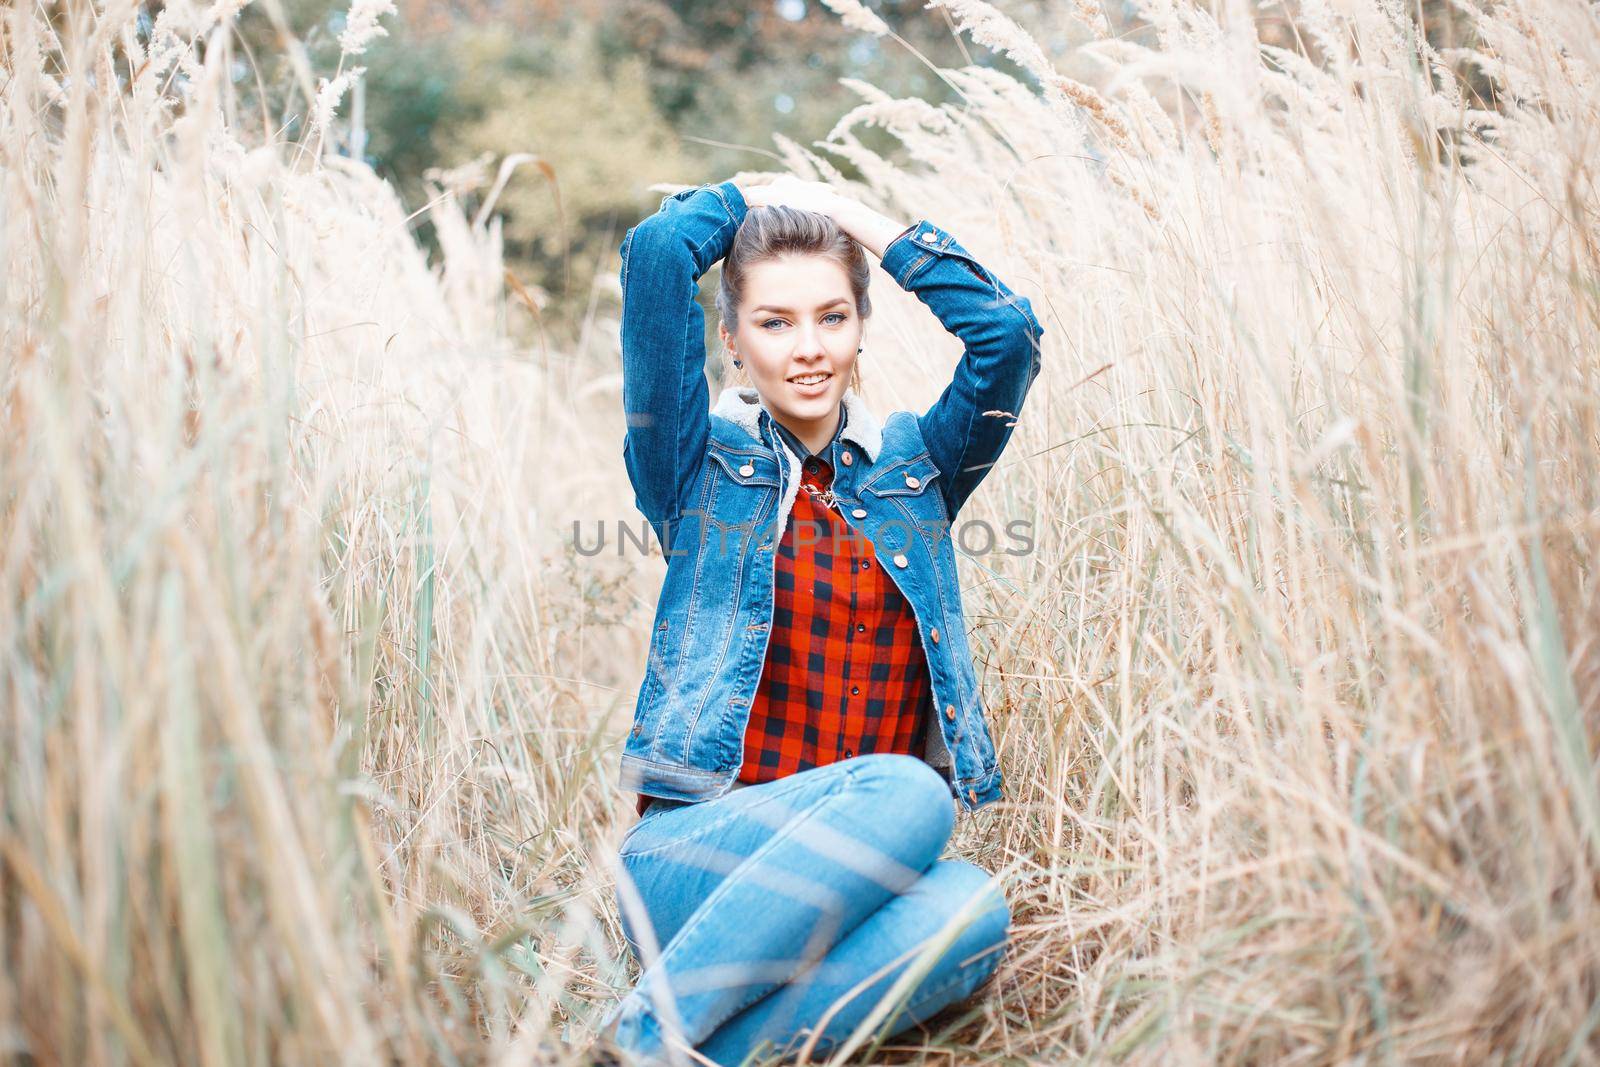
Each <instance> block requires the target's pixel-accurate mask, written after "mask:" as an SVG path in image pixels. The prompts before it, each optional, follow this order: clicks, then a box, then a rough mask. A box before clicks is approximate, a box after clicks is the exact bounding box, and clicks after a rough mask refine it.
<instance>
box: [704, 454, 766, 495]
mask: <svg viewBox="0 0 1600 1067" xmlns="http://www.w3.org/2000/svg"><path fill="white" fill-rule="evenodd" d="M711 458H712V460H713V461H715V462H716V464H717V466H718V467H720V468H722V474H723V476H724V477H725V478H727V480H728V481H730V482H733V483H735V484H738V485H760V486H767V487H769V488H776V487H777V484H778V460H777V458H776V457H774V456H763V455H761V454H759V453H756V452H733V451H729V450H725V449H721V448H713V449H712V450H711Z"/></svg>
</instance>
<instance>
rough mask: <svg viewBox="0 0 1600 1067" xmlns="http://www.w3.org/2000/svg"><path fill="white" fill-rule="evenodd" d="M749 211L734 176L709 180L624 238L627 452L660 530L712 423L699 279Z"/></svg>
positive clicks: (665, 201) (642, 499)
mask: <svg viewBox="0 0 1600 1067" xmlns="http://www.w3.org/2000/svg"><path fill="white" fill-rule="evenodd" d="M745 211H746V204H745V200H744V196H743V194H742V193H741V192H740V190H739V187H738V186H736V185H734V183H733V182H731V181H726V182H722V183H720V184H717V185H702V186H700V187H698V188H695V189H685V190H683V191H682V192H679V193H674V194H672V195H671V196H668V197H663V198H662V200H661V207H660V209H659V210H657V211H656V213H655V214H654V215H651V216H650V217H649V218H647V219H645V220H644V221H643V222H641V223H639V224H638V225H637V226H635V227H633V228H632V229H630V230H629V231H628V232H627V233H626V234H625V235H624V236H623V238H622V245H621V253H622V266H621V279H622V407H623V411H624V413H625V414H626V417H627V434H626V437H625V439H624V443H623V449H622V457H623V462H624V464H625V465H626V466H627V469H628V478H629V480H630V481H631V482H632V483H633V491H634V503H635V505H636V506H637V507H638V508H639V510H640V511H641V512H642V513H643V514H644V516H645V518H646V519H648V520H650V522H651V524H652V525H655V526H656V527H657V533H658V534H659V533H660V532H661V527H660V524H662V523H664V522H666V521H668V520H672V519H675V518H677V517H678V516H679V515H680V514H681V513H682V508H683V500H684V497H685V495H686V494H687V492H688V489H689V483H690V481H691V480H692V478H693V476H694V473H695V471H696V470H697V469H698V463H699V460H700V457H701V456H703V455H704V454H705V450H706V439H707V437H708V435H709V434H710V429H711V416H710V408H711V398H710V390H709V389H708V388H707V385H706V377H705V358H706V350H705V313H704V312H702V311H701V310H700V306H699V305H698V304H697V303H696V302H695V294H696V293H698V292H699V291H700V288H699V284H698V282H699V279H700V277H701V275H703V274H705V272H706V271H708V270H710V269H711V265H712V264H713V263H716V262H717V261H718V260H720V259H722V258H723V257H724V256H726V255H727V254H728V249H729V248H731V247H732V245H733V236H734V233H735V232H736V231H737V230H738V228H739V224H740V223H741V222H743V221H744V216H745Z"/></svg>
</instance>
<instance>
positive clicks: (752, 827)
mask: <svg viewBox="0 0 1600 1067" xmlns="http://www.w3.org/2000/svg"><path fill="white" fill-rule="evenodd" d="M954 818H955V816H954V812H953V809H952V800H951V796H950V790H949V787H948V786H947V785H946V784H945V782H944V779H943V778H941V777H940V775H939V773H938V772H937V771H935V770H934V769H933V768H932V767H929V766H928V765H927V764H926V763H924V762H922V761H921V760H920V759H917V758H916V757H914V756H906V755H898V754H888V753H874V754H871V755H866V756H858V757H855V758H853V759H849V760H844V761H841V762H839V763H834V764H830V765H828V766H826V767H817V768H813V769H811V770H807V771H802V772H800V773H798V774H793V775H789V776H788V777H786V778H783V779H780V780H778V781H776V782H768V783H764V784H762V785H759V786H753V787H751V788H748V789H740V790H736V791H734V792H733V793H730V794H728V795H726V796H724V797H721V798H719V799H718V800H716V801H712V802H705V803H700V804H690V805H686V806H683V807H679V808H673V809H670V810H667V811H663V812H660V813H657V814H653V815H651V816H649V817H647V818H646V819H645V820H644V821H643V822H642V823H640V824H639V825H638V826H637V827H635V832H633V833H630V835H629V837H628V839H627V840H626V841H625V842H624V843H623V846H622V848H621V849H620V856H621V859H622V866H623V873H624V876H625V878H626V879H627V882H628V885H626V886H625V885H623V884H621V883H622V881H623V879H622V878H619V885H618V896H619V898H620V900H621V902H622V905H623V909H624V912H627V911H629V910H634V911H635V912H636V911H637V909H636V908H635V909H630V907H629V904H630V897H632V896H633V895H634V894H633V893H631V892H629V889H630V888H631V889H632V890H636V891H637V898H636V899H637V900H638V901H642V902H643V904H644V910H645V911H646V913H647V916H640V915H638V914H634V915H633V916H631V920H630V921H631V927H632V928H633V929H634V931H635V932H638V927H639V926H640V925H641V922H640V920H641V919H646V920H647V921H646V923H645V924H644V925H647V926H649V927H653V929H654V931H655V932H656V933H657V934H658V935H659V937H660V938H661V939H662V940H664V941H665V942H666V943H665V945H664V946H663V947H662V949H661V951H660V953H659V955H658V956H656V958H654V959H651V958H649V956H650V955H651V953H650V952H649V948H650V945H651V943H652V941H653V940H654V939H650V938H648V937H645V938H640V939H635V938H634V937H633V935H632V934H630V939H631V940H635V943H636V944H639V945H640V946H641V947H642V948H643V949H644V955H645V957H646V959H645V960H644V962H645V963H647V964H648V966H646V967H645V970H644V973H643V974H642V975H641V976H640V978H639V983H638V985H637V987H635V989H634V990H633V991H632V992H631V993H629V994H628V995H627V996H626V997H624V998H623V999H622V1001H621V1002H619V1003H618V1005H617V1006H616V1008H614V1009H613V1010H612V1012H611V1013H610V1014H609V1015H608V1017H607V1025H608V1026H609V1025H611V1024H614V1030H613V1036H614V1038H615V1040H616V1041H617V1042H618V1043H619V1044H621V1045H623V1046H624V1047H626V1048H629V1049H631V1050H633V1051H634V1052H636V1053H639V1054H642V1055H643V1056H646V1057H654V1058H662V1057H664V1056H665V1055H666V1051H665V1050H666V1048H667V1045H668V1038H667V1034H668V1032H669V1031H670V1032H671V1033H672V1034H674V1035H675V1038H676V1041H677V1042H678V1043H679V1044H681V1045H682V1046H689V1047H692V1046H696V1045H698V1044H699V1043H700V1042H701V1041H703V1040H705V1038H707V1037H709V1036H710V1035H711V1033H712V1032H713V1031H714V1030H715V1029H716V1028H717V1027H718V1026H720V1025H721V1024H722V1023H723V1022H725V1021H727V1020H728V1019H729V1018H731V1017H732V1016H733V1015H735V1014H737V1013H738V1012H739V1011H740V1010H741V1009H742V1008H745V1007H746V1006H748V1005H749V1004H751V1003H753V1002H754V1001H756V1000H758V999H760V998H761V997H762V996H764V995H765V994H767V993H769V992H771V991H772V990H773V989H776V988H777V987H778V986H780V985H782V984H784V983H785V982H786V981H788V980H789V979H790V978H792V977H793V976H794V975H795V974H797V973H798V972H800V971H801V970H803V969H804V968H805V967H807V966H809V965H811V964H813V963H815V962H817V961H819V960H821V959H822V958H823V957H824V956H825V955H826V954H827V953H828V951H829V950H830V949H832V948H833V947H834V945H835V944H836V943H837V942H838V941H839V940H840V939H842V938H843V937H844V936H845V935H846V934H848V933H849V932H850V931H851V930H853V929H855V927H856V926H858V925H859V924H860V923H861V922H862V921H863V920H864V919H866V918H867V916H869V915H871V914H873V913H874V912H876V911H877V910H878V909H879V908H880V907H882V906H883V905H884V904H885V903H886V902H888V901H889V900H891V899H893V898H894V897H897V896H899V895H900V894H902V893H904V892H906V891H907V890H909V889H910V888H911V887H912V886H913V885H915V884H916V883H917V881H918V880H919V879H920V878H921V877H922V874H923V872H924V871H925V870H927V868H928V867H929V866H930V865H931V864H932V863H933V861H934V860H935V859H936V858H938V855H939V852H940V851H941V850H942V849H943V848H944V845H945V842H946V841H947V840H948V839H949V836H950V830H951V828H952V826H953V823H954Z"/></svg>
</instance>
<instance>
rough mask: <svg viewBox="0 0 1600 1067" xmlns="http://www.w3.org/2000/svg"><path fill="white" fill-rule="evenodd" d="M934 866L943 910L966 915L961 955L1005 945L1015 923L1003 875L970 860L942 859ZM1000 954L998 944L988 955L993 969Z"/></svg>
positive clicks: (987, 959) (946, 912)
mask: <svg viewBox="0 0 1600 1067" xmlns="http://www.w3.org/2000/svg"><path fill="white" fill-rule="evenodd" d="M934 866H935V868H936V870H937V877H938V881H939V888H940V896H941V900H942V904H943V907H942V909H941V910H942V912H943V914H944V915H945V916H946V917H947V919H949V918H954V917H955V916H957V915H960V916H962V918H963V922H962V931H961V933H960V935H959V937H958V946H959V947H960V948H961V949H962V950H963V952H962V955H961V957H960V959H962V960H965V959H966V958H967V957H969V956H971V955H972V954H973V953H976V952H979V951H981V950H983V949H987V948H990V947H994V946H1000V947H1003V946H1004V945H1005V942H1006V936H1007V932H1008V930H1009V928H1010V926H1011V905H1010V904H1009V903H1007V901H1006V897H1005V891H1004V890H1003V889H1002V887H1001V885H1000V879H998V878H996V877H995V876H994V875H992V874H990V873H989V872H988V871H986V870H984V869H983V868H982V867H979V866H978V865H977V864H975V863H968V862H967V861H966V860H957V859H950V860H939V861H937V863H935V865H934ZM934 873H935V872H934V871H930V872H929V874H934ZM1000 955H1001V951H1000V949H999V948H997V949H996V951H994V952H993V953H990V954H989V955H988V956H986V957H985V958H984V961H985V965H986V966H987V967H988V968H989V969H993V967H994V965H995V964H997V963H999V959H1000ZM974 962H976V961H974Z"/></svg>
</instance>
